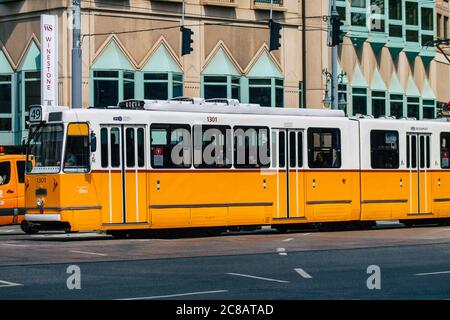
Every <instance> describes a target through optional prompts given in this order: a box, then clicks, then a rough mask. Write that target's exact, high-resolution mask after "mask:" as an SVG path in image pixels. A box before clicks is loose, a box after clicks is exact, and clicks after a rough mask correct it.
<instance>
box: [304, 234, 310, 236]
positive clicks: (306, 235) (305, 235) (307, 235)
mask: <svg viewBox="0 0 450 320" xmlns="http://www.w3.org/2000/svg"><path fill="white" fill-rule="evenodd" d="M310 234H311V233H304V234H303V235H304V236H309V235H310Z"/></svg>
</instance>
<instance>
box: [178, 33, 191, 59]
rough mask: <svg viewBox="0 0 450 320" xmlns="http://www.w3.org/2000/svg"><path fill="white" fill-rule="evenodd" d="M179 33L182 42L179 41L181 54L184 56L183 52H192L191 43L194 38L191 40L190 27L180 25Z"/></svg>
mask: <svg viewBox="0 0 450 320" xmlns="http://www.w3.org/2000/svg"><path fill="white" fill-rule="evenodd" d="M180 30H181V35H182V43H181V55H182V56H184V55H185V54H190V53H191V52H192V50H193V49H192V43H193V42H194V40H192V35H193V34H194V32H192V30H191V29H189V28H185V27H181V28H180Z"/></svg>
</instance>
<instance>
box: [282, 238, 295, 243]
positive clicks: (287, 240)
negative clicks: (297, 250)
mask: <svg viewBox="0 0 450 320" xmlns="http://www.w3.org/2000/svg"><path fill="white" fill-rule="evenodd" d="M292 240H294V238H289V239H284V240H283V242H289V241H292Z"/></svg>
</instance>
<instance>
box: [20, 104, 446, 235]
mask: <svg viewBox="0 0 450 320" xmlns="http://www.w3.org/2000/svg"><path fill="white" fill-rule="evenodd" d="M30 121H31V127H30V134H29V138H30V143H29V155H32V156H33V157H34V160H35V165H34V166H33V168H32V169H31V171H29V172H27V175H26V178H25V189H26V191H25V192H26V201H25V202H26V203H25V207H26V216H25V221H24V222H23V224H22V228H23V230H24V231H26V232H29V233H33V232H37V231H39V230H48V229H60V230H67V231H81V230H102V231H106V232H107V233H110V234H113V235H115V236H123V235H125V234H128V233H130V232H133V231H147V230H155V229H158V230H161V229H185V228H210V229H216V230H225V229H226V228H228V229H235V228H239V227H244V228H248V227H251V226H263V225H270V226H274V227H276V228H277V229H279V230H281V231H285V230H288V229H294V228H301V227H303V226H305V225H306V224H318V223H328V222H356V223H360V224H361V223H362V224H364V223H367V224H371V223H373V222H374V221H376V220H401V221H404V222H405V223H412V222H414V221H432V220H433V221H437V222H443V223H445V222H448V221H449V219H450V163H449V147H450V124H449V123H447V122H446V121H416V120H411V119H401V120H396V119H390V118H384V119H372V118H368V117H355V118H347V117H345V115H344V113H343V112H341V111H331V110H306V109H288V108H286V109H268V108H261V107H259V106H256V105H243V104H239V103H238V102H237V101H234V100H216V101H205V100H201V99H181V100H175V101H124V102H121V103H119V105H118V106H117V107H112V108H108V109H83V110H68V109H67V108H52V109H48V108H45V107H41V106H35V107H32V108H31V109H30Z"/></svg>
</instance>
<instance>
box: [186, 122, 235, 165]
mask: <svg viewBox="0 0 450 320" xmlns="http://www.w3.org/2000/svg"><path fill="white" fill-rule="evenodd" d="M198 127H200V128H201V134H202V137H201V142H202V143H201V154H202V159H201V160H202V163H201V164H197V163H196V158H195V155H196V154H197V152H198V150H197V149H196V147H197V136H196V134H197V128H198ZM205 128H206V130H208V129H218V130H220V131H221V132H222V130H224V131H223V132H225V133H223V132H222V134H223V137H224V138H225V142H224V146H223V147H224V156H225V158H224V164H223V165H220V166H218V165H217V164H216V165H215V166H213V165H208V164H204V162H203V160H204V159H203V153H204V146H203V135H204V132H205ZM191 132H192V135H191V137H192V140H193V143H191V158H192V165H193V168H194V169H196V170H223V169H232V168H233V163H234V159H233V153H234V152H233V148H234V145H233V143H234V138H233V129H232V128H231V126H229V125H219V124H217V125H204V124H198V125H194V126H192V131H191ZM228 139H230V140H231V141H227V140H228ZM210 143H211V142H210ZM208 145H209V144H208ZM227 147H229V148H231V150H230V155H231V159H228V160H229V161H230V163H228V164H227V163H226V160H227V157H226V156H227Z"/></svg>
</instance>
